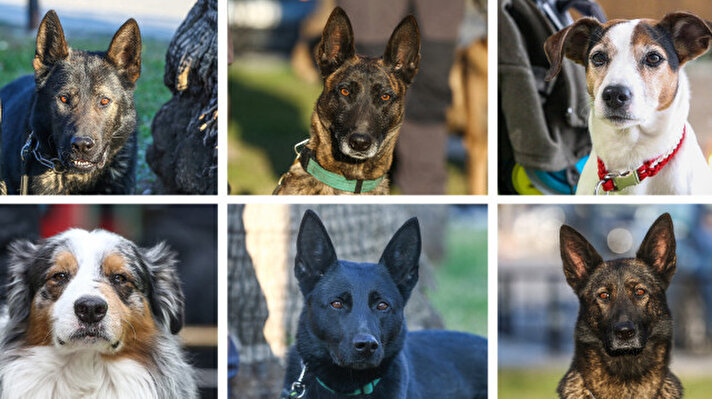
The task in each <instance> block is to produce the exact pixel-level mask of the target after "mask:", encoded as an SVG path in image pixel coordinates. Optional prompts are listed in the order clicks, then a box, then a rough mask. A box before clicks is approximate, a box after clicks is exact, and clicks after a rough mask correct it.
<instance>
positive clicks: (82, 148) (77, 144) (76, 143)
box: [72, 136, 94, 153]
mask: <svg viewBox="0 0 712 399" xmlns="http://www.w3.org/2000/svg"><path fill="white" fill-rule="evenodd" d="M92 148H94V139H92V138H91V137H86V136H80V137H72V149H73V150H74V151H77V152H79V153H87V152H89V151H91V149H92Z"/></svg>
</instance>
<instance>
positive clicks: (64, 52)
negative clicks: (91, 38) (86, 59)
mask: <svg viewBox="0 0 712 399" xmlns="http://www.w3.org/2000/svg"><path fill="white" fill-rule="evenodd" d="M67 56H69V48H68V47H67V40H66V39H65V38H64V30H63V29H62V24H61V23H60V22H59V17H57V13H55V12H54V10H50V11H48V12H47V14H45V16H44V18H42V22H41V23H40V27H39V29H38V30H37V42H36V47H35V58H34V60H32V67H33V68H34V70H35V77H36V79H37V80H38V81H41V80H42V78H43V77H44V76H45V75H46V74H47V72H48V71H49V70H50V69H51V68H52V66H53V65H54V64H56V63H57V62H59V61H61V60H63V59H65V58H67Z"/></svg>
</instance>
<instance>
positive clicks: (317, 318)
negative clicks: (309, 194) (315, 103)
mask: <svg viewBox="0 0 712 399" xmlns="http://www.w3.org/2000/svg"><path fill="white" fill-rule="evenodd" d="M420 248H421V241H420V229H419V227H418V221H417V219H415V218H413V219H411V220H409V221H407V222H406V223H405V224H404V225H403V226H402V227H401V228H400V229H399V230H398V231H397V232H396V233H395V234H394V236H393V238H392V239H391V241H390V242H389V243H388V245H387V246H386V249H385V250H384V252H383V255H382V256H381V260H380V261H379V263H377V264H374V263H354V262H348V261H342V260H338V259H337V257H336V253H335V251H334V247H333V245H332V243H331V240H330V239H329V235H328V233H327V232H326V229H325V228H324V226H323V224H322V223H321V221H320V220H319V218H318V217H317V216H316V214H314V213H313V212H311V211H307V212H306V213H305V215H304V218H303V219H302V223H301V227H300V229H299V234H298V237H297V256H296V260H295V269H294V272H295V275H296V277H297V280H298V282H299V288H300V289H301V291H302V294H303V295H304V299H305V301H304V303H305V304H304V309H303V311H302V314H301V316H300V319H299V326H298V330H297V342H296V345H295V347H293V348H292V349H291V351H290V355H289V365H288V369H287V375H286V378H285V385H284V387H285V389H287V390H288V389H289V388H290V386H291V384H292V383H293V382H294V381H296V380H297V378H298V376H299V374H300V371H301V369H302V363H303V364H304V365H306V373H305V376H304V381H303V383H304V384H305V387H306V397H307V398H310V399H335V398H348V397H350V396H348V395H346V394H347V393H350V392H354V391H355V390H356V389H358V388H361V387H363V386H365V385H366V384H368V383H369V382H372V381H374V380H375V379H377V378H380V380H379V382H378V383H377V385H376V386H375V387H374V390H373V392H372V393H371V394H370V395H368V396H358V397H368V398H372V399H405V398H408V399H420V398H423V399H424V398H428V399H436V398H442V399H445V398H447V399H473V398H486V397H487V342H486V340H485V339H484V338H481V337H477V336H473V335H470V334H465V333H457V332H451V331H420V332H412V333H409V332H408V331H407V328H406V325H405V320H404V316H403V310H404V307H405V305H406V302H407V301H408V297H409V296H410V293H411V291H412V289H413V287H414V286H415V284H416V282H417V281H418V261H419V257H420ZM317 378H318V379H319V380H321V381H322V382H323V383H324V384H325V385H326V386H327V387H329V389H331V390H333V391H334V392H330V391H329V390H328V389H326V388H324V387H323V386H322V385H320V384H319V383H318V381H317V380H316V379H317Z"/></svg>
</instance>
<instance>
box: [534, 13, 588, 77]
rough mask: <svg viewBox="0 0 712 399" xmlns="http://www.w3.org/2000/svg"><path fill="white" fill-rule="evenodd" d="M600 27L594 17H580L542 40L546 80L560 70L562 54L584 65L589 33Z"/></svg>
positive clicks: (562, 60) (562, 59)
mask: <svg viewBox="0 0 712 399" xmlns="http://www.w3.org/2000/svg"><path fill="white" fill-rule="evenodd" d="M600 27H601V23H600V22H598V20H596V19H594V18H588V17H586V18H581V19H579V20H578V21H576V22H574V23H573V24H572V25H569V26H567V27H566V28H564V29H562V30H560V31H558V32H556V33H554V34H553V35H551V36H549V38H548V39H546V42H544V52H545V53H546V58H548V59H549V64H551V67H550V68H549V72H547V74H546V81H547V82H548V81H550V80H552V79H554V77H556V75H558V74H559V72H561V64H562V63H563V62H564V56H566V57H567V58H569V59H571V60H572V61H574V62H576V63H578V64H581V65H584V66H585V65H586V56H587V54H586V53H587V52H588V46H589V43H590V39H591V33H592V32H593V31H594V30H595V29H597V28H600Z"/></svg>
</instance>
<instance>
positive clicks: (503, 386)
mask: <svg viewBox="0 0 712 399" xmlns="http://www.w3.org/2000/svg"><path fill="white" fill-rule="evenodd" d="M565 371H566V370H564V369H561V370H547V369H545V370H541V369H539V370H520V369H500V370H499V378H498V383H497V386H498V395H497V397H498V398H500V399H519V398H527V399H551V398H554V397H556V394H555V392H556V386H557V385H558V384H559V380H560V379H561V377H563V375H564V373H565ZM678 377H679V378H680V380H681V381H682V386H683V387H684V388H685V399H705V398H709V397H710V392H712V378H704V377H698V376H695V377H686V376H684V375H679V374H678Z"/></svg>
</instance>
